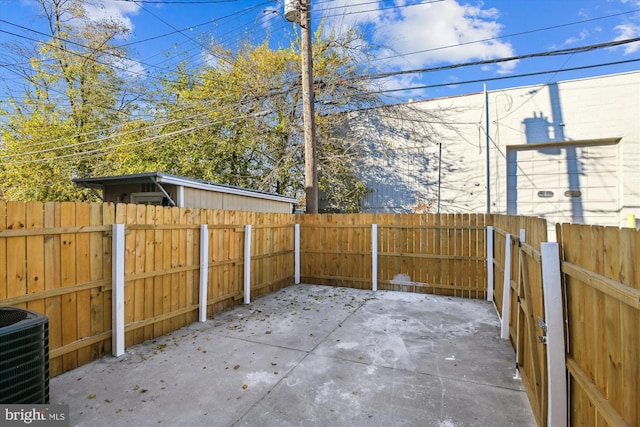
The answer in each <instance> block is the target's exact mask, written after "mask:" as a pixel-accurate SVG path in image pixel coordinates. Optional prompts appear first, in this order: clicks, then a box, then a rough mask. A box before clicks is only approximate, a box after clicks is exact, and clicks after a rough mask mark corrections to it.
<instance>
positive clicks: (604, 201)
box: [507, 138, 619, 226]
mask: <svg viewBox="0 0 640 427" xmlns="http://www.w3.org/2000/svg"><path fill="white" fill-rule="evenodd" d="M618 141H619V138H616V139H603V140H594V141H577V142H567V143H553V144H535V145H527V146H512V147H508V149H507V150H508V151H507V209H508V213H509V214H512V215H532V216H541V217H544V218H546V219H547V220H548V221H550V222H552V223H557V222H572V223H576V224H598V225H616V226H617V225H618V207H619V200H618V198H619V196H618V144H617V143H618Z"/></svg>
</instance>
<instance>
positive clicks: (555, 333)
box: [540, 242, 567, 426]
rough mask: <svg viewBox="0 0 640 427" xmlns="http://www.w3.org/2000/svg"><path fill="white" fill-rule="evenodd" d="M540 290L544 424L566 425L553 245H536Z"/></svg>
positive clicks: (560, 308)
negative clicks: (544, 349) (543, 337)
mask: <svg viewBox="0 0 640 427" xmlns="http://www.w3.org/2000/svg"><path fill="white" fill-rule="evenodd" d="M540 252H541V258H542V290H543V292H544V313H545V314H544V315H545V317H546V319H545V323H546V329H547V330H546V336H547V338H546V339H547V375H548V382H547V384H548V395H547V396H548V402H549V403H548V412H547V425H549V426H566V425H567V364H566V359H565V355H566V352H565V347H564V316H563V306H562V289H561V282H560V258H559V257H558V244H557V243H555V242H554V243H542V244H541V245H540Z"/></svg>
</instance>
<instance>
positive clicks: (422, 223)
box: [297, 214, 488, 298]
mask: <svg viewBox="0 0 640 427" xmlns="http://www.w3.org/2000/svg"><path fill="white" fill-rule="evenodd" d="M297 222H299V223H300V234H301V237H300V242H301V248H300V256H301V259H302V261H301V272H300V275H301V280H302V281H303V282H308V283H317V284H324V285H334V286H349V287H354V288H359V289H372V288H374V289H384V290H404V291H413V292H422V293H435V294H441V295H455V296H464V297H468V298H486V294H487V270H486V268H487V267H486V265H487V264H486V259H487V256H486V224H487V222H488V219H487V216H486V215H484V214H443V215H436V214H426V215H424V214H358V215H340V214H336V215H304V216H301V217H299V218H297Z"/></svg>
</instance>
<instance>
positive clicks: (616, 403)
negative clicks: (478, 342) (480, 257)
mask: <svg viewBox="0 0 640 427" xmlns="http://www.w3.org/2000/svg"><path fill="white" fill-rule="evenodd" d="M556 234H557V236H556V237H557V241H558V243H557V244H556V243H544V240H545V239H546V237H545V235H546V225H545V224H544V221H543V220H540V219H535V218H521V217H511V216H510V217H506V216H494V217H493V226H492V227H491V228H490V229H489V233H488V237H489V240H490V241H492V242H493V250H492V251H491V253H489V257H490V258H492V257H493V260H492V262H491V265H493V268H492V269H491V270H492V271H493V275H494V281H493V283H494V288H493V295H494V302H495V305H496V308H497V309H498V313H499V314H500V315H501V317H502V330H501V335H502V337H503V338H505V339H509V340H510V342H511V343H512V344H513V346H514V349H515V350H516V366H517V368H518V373H519V374H520V375H521V377H522V380H523V384H524V386H525V390H526V391H527V395H528V397H529V402H530V403H531V407H532V410H533V413H534V415H535V418H536V421H537V423H538V425H549V426H556V425H565V424H568V425H572V426H591V425H603V426H636V425H640V385H639V384H640V368H639V360H640V332H639V331H640V273H639V272H640V231H638V230H634V229H619V228H616V227H597V226H585V225H575V224H563V225H562V226H558V227H557V233H556ZM490 293H491V290H490ZM567 377H568V381H567Z"/></svg>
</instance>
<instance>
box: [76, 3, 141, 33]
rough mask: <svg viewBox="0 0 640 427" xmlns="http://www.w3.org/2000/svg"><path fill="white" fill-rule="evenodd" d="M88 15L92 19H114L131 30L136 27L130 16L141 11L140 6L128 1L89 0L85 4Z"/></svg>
mask: <svg viewBox="0 0 640 427" xmlns="http://www.w3.org/2000/svg"><path fill="white" fill-rule="evenodd" d="M85 11H86V13H87V17H88V18H89V19H92V20H96V21H98V20H101V19H112V20H114V21H117V22H119V23H121V24H122V25H124V26H125V27H126V28H127V29H128V30H129V31H132V30H133V28H134V25H133V22H132V21H131V18H130V17H129V16H135V15H137V14H138V12H139V11H140V7H139V6H138V5H137V4H135V3H133V2H128V1H116V0H102V1H99V2H89V3H88V4H87V5H86V6H85Z"/></svg>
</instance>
